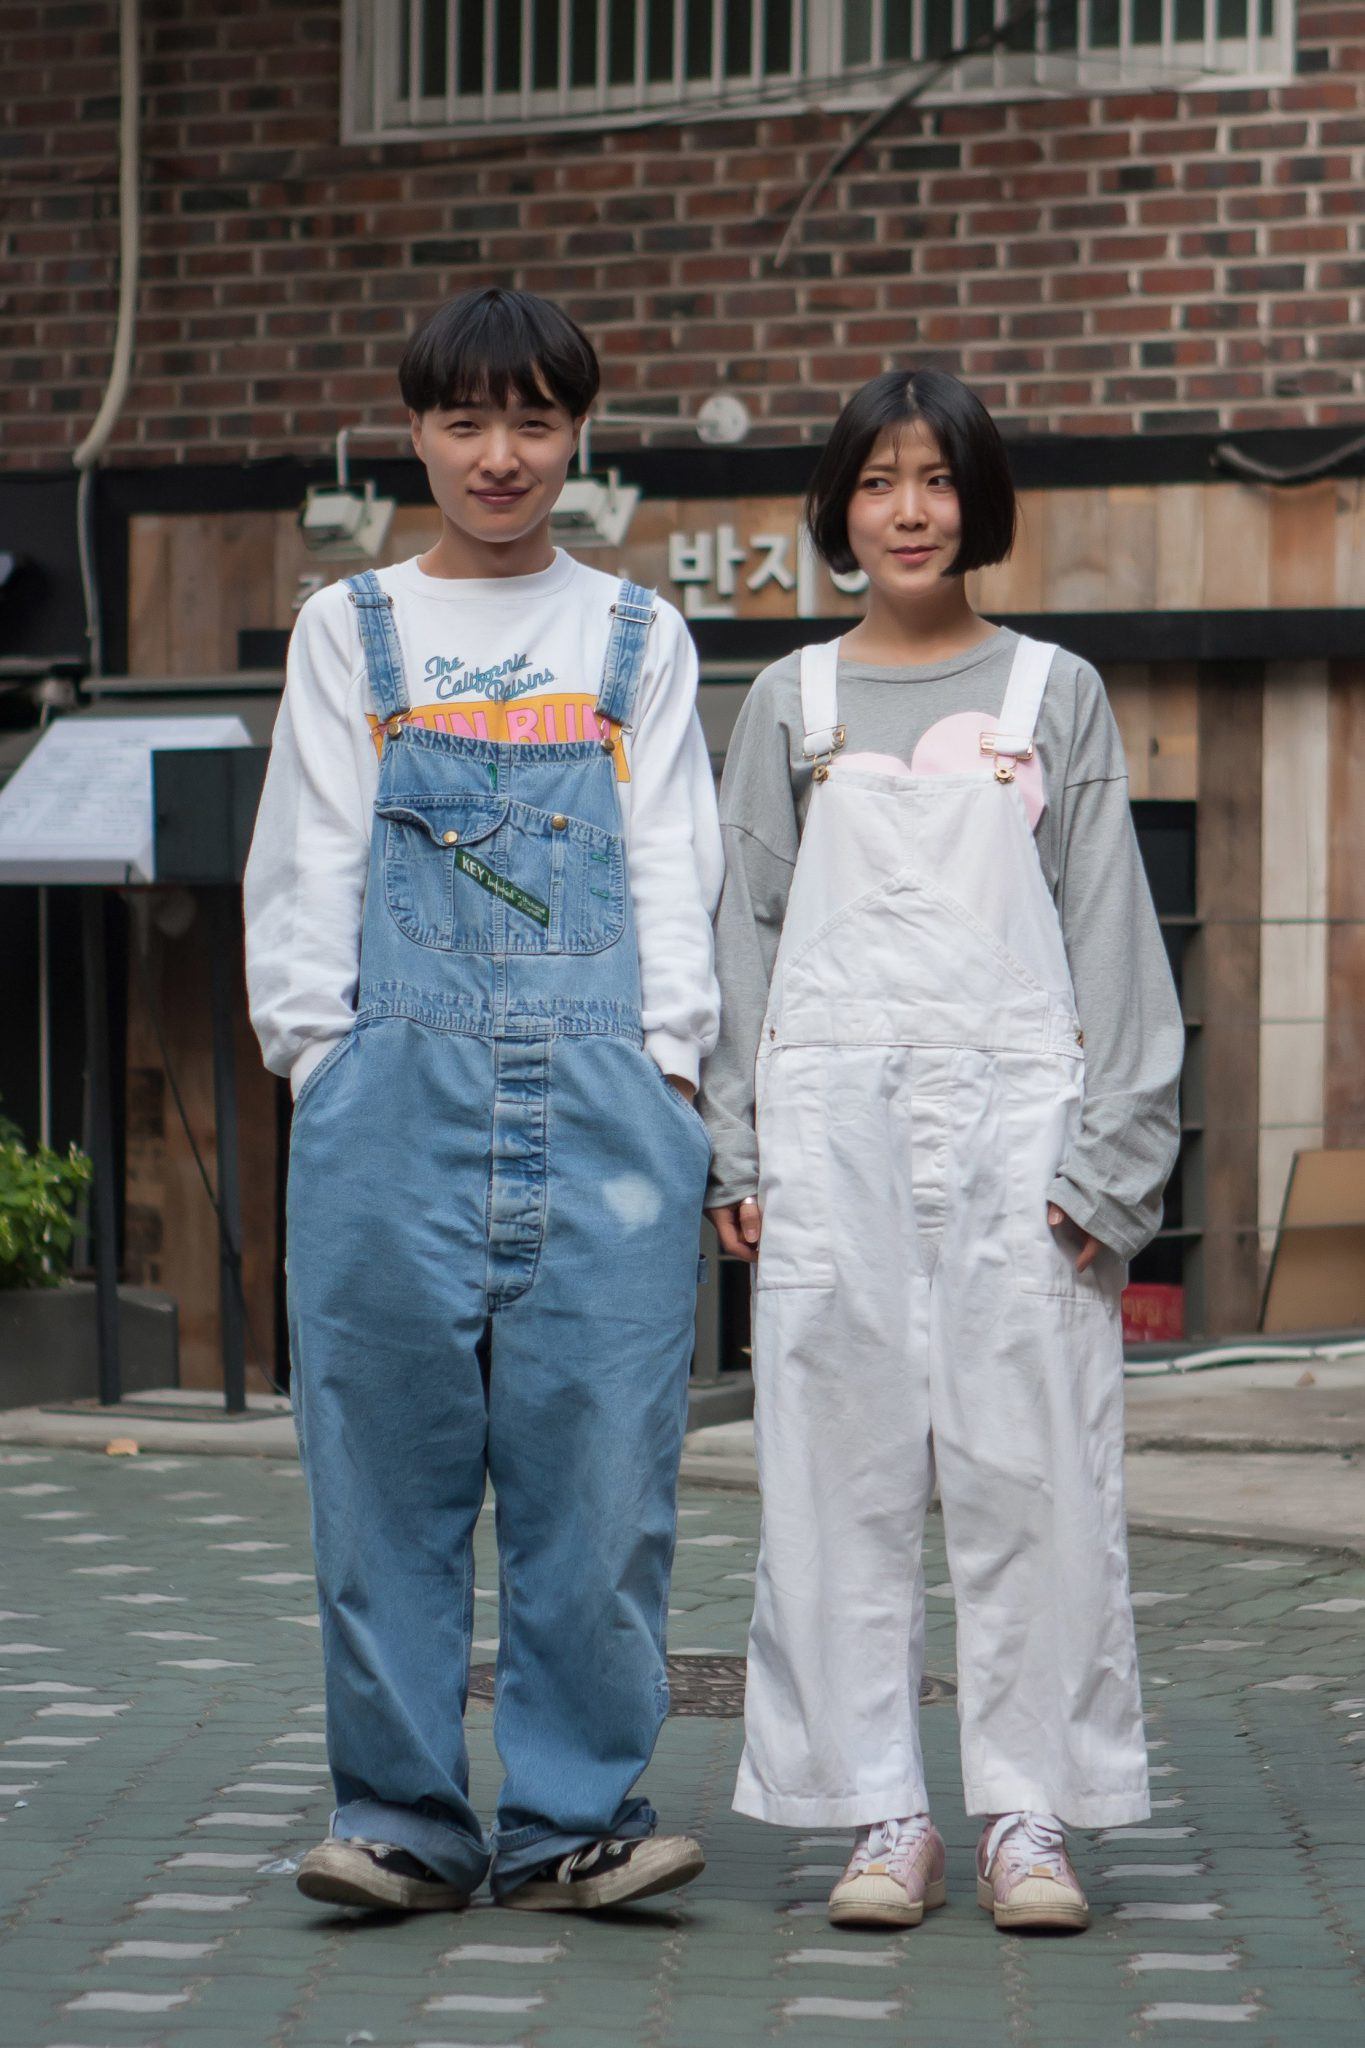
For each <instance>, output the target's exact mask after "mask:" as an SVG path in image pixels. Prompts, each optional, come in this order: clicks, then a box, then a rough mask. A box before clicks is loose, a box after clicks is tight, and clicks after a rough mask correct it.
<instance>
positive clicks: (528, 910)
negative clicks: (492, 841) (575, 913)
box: [455, 847, 550, 927]
mask: <svg viewBox="0 0 1365 2048" xmlns="http://www.w3.org/2000/svg"><path fill="white" fill-rule="evenodd" d="M455 865H456V867H457V868H458V869H459V870H460V873H461V874H462V875H468V877H469V879H470V881H471V882H477V883H478V885H479V887H480V888H481V889H487V891H488V893H489V895H490V896H496V897H497V898H498V899H499V901H501V902H503V903H506V904H509V905H510V906H511V908H512V909H513V910H519V911H520V912H521V914H522V916H523V917H529V918H532V919H534V921H535V922H536V923H537V924H539V925H545V926H547V927H548V925H549V922H550V906H549V905H548V903H542V902H541V900H540V898H539V897H538V896H530V895H528V894H527V892H526V891H525V889H519V888H518V887H517V885H516V883H515V882H509V881H507V880H506V879H505V878H504V877H503V876H502V875H495V874H494V872H493V870H492V868H486V867H485V866H484V864H483V862H482V861H481V860H476V859H475V857H474V855H473V854H472V853H466V852H465V850H464V848H463V847H461V848H460V850H459V851H458V852H457V853H456V855H455Z"/></svg>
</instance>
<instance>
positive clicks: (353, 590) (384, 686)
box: [346, 569, 410, 721]
mask: <svg viewBox="0 0 1365 2048" xmlns="http://www.w3.org/2000/svg"><path fill="white" fill-rule="evenodd" d="M346 595H347V596H348V597H349V598H350V600H351V603H352V604H353V605H354V606H355V613H356V619H357V621H358V622H359V626H360V646H361V651H362V653H363V654H364V656H365V673H366V674H367V676H368V677H369V681H370V695H371V696H372V697H373V698H374V708H375V710H376V711H377V712H378V714H379V716H380V719H381V720H383V721H387V720H389V719H391V718H403V717H405V716H406V715H407V712H408V710H409V709H410V706H409V704H408V686H407V684H406V682H405V681H404V680H403V650H402V648H401V647H400V646H399V644H398V628H397V626H396V625H395V624H394V619H393V599H392V598H391V597H390V596H388V594H387V593H386V592H385V591H384V590H382V589H381V588H380V583H379V578H378V577H377V576H376V575H375V573H374V570H373V569H362V570H361V572H360V574H359V575H358V576H348V577H347V578H346Z"/></svg>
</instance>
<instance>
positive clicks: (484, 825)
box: [374, 794, 508, 846]
mask: <svg viewBox="0 0 1365 2048" xmlns="http://www.w3.org/2000/svg"><path fill="white" fill-rule="evenodd" d="M507 806H508V799H507V798H506V797H505V796H492V795H489V796H474V795H460V796H428V795H425V794H423V795H418V796H394V797H388V798H386V799H385V800H384V802H382V803H377V804H376V805H375V807H374V808H375V814H376V816H378V817H380V818H390V819H392V820H393V822H394V823H395V824H398V825H415V826H416V827H417V828H418V830H419V831H423V832H425V833H426V834H427V836H428V838H429V839H430V840H431V841H432V843H433V844H434V845H436V846H457V845H458V846H474V845H477V843H478V841H479V840H480V839H487V837H488V836H489V834H490V833H491V832H496V831H497V829H498V827H499V825H501V824H502V822H503V820H504V819H505V818H506V816H507ZM452 835H453V836H452Z"/></svg>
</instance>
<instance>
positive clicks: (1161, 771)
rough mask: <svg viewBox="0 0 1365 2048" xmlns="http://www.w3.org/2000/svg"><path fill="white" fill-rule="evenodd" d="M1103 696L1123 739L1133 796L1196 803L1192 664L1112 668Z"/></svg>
mask: <svg viewBox="0 0 1365 2048" xmlns="http://www.w3.org/2000/svg"><path fill="white" fill-rule="evenodd" d="M1104 682H1105V693H1106V695H1107V696H1108V698H1109V702H1110V705H1111V707H1112V709H1113V713H1114V719H1115V722H1116V724H1117V726H1118V729H1119V735H1120V737H1121V738H1122V740H1123V751H1124V756H1125V758H1126V760H1127V763H1128V788H1129V794H1130V795H1131V796H1132V797H1133V798H1134V799H1136V800H1138V801H1142V800H1143V799H1145V798H1151V797H1162V798H1168V799H1183V800H1185V801H1188V802H1193V801H1194V800H1195V798H1196V797H1197V796H1198V793H1199V792H1198V761H1199V731H1198V717H1199V696H1198V687H1197V684H1196V680H1195V671H1194V669H1193V667H1192V666H1190V665H1189V664H1186V663H1183V662H1180V663H1177V662H1170V663H1168V662H1162V663H1161V664H1160V665H1159V666H1152V667H1147V666H1144V665H1141V664H1138V663H1134V664H1132V665H1124V666H1122V667H1119V668H1111V669H1110V670H1109V672H1108V674H1107V675H1106V676H1105V679H1104Z"/></svg>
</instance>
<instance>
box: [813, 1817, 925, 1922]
mask: <svg viewBox="0 0 1365 2048" xmlns="http://www.w3.org/2000/svg"><path fill="white" fill-rule="evenodd" d="M947 1864H948V1852H947V1850H946V1849H945V1848H944V1846H943V1837H942V1835H941V1834H940V1833H939V1831H938V1829H937V1828H936V1827H935V1826H934V1824H933V1822H932V1821H931V1820H930V1818H929V1816H928V1814H927V1813H916V1814H912V1815H911V1817H910V1818H909V1819H908V1820H881V1821H878V1822H877V1824H876V1826H875V1827H871V1828H863V1829H862V1830H861V1831H860V1832H859V1834H858V1837H857V1840H856V1841H855V1842H854V1845H853V1855H852V1857H851V1858H850V1859H849V1865H848V1869H847V1870H846V1871H845V1872H844V1874H843V1876H842V1877H841V1878H840V1879H839V1882H838V1884H836V1885H835V1887H834V1890H833V1891H832V1892H831V1893H830V1895H829V1917H830V1920H831V1921H832V1923H833V1924H834V1926H836V1927H918V1926H919V1924H920V1921H921V1920H922V1919H923V1918H924V1916H925V1913H926V1912H930V1911H932V1910H933V1908H934V1907H935V1906H942V1905H943V1904H945V1902H946V1900H947V1897H948V1885H947V1879H946V1877H945V1875H944V1873H945V1871H946V1869H947Z"/></svg>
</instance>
